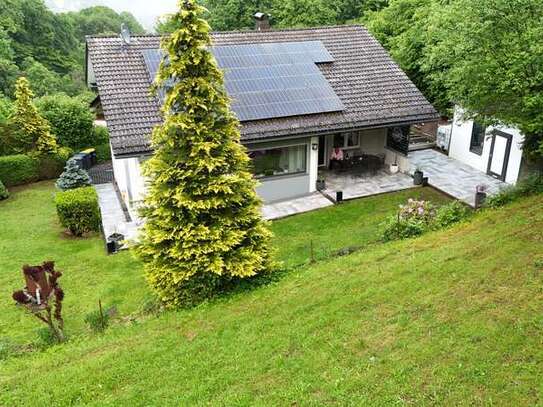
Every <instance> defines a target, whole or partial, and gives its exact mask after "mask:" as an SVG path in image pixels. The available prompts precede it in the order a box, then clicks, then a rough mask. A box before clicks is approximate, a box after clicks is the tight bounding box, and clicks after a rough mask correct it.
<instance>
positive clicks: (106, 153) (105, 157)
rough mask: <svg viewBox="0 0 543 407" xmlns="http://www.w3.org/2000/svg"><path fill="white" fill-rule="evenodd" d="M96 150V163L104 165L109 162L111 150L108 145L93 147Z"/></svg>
mask: <svg viewBox="0 0 543 407" xmlns="http://www.w3.org/2000/svg"><path fill="white" fill-rule="evenodd" d="M95 150H96V159H97V160H98V163H99V164H101V163H104V162H106V161H111V148H109V143H107V144H100V145H99V146H96V147H95Z"/></svg>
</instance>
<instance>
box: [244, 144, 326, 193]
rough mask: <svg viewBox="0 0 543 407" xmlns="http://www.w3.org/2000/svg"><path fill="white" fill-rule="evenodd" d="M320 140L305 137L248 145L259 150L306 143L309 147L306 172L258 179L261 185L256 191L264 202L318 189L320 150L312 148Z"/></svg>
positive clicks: (251, 148) (307, 147)
mask: <svg viewBox="0 0 543 407" xmlns="http://www.w3.org/2000/svg"><path fill="white" fill-rule="evenodd" d="M318 142H319V139H318V137H311V138H310V137H304V138H301V139H294V140H292V139H291V140H284V141H276V142H264V143H253V144H250V145H248V146H247V148H248V149H249V150H258V149H265V148H274V147H276V148H277V147H286V146H292V145H300V144H304V145H305V146H306V149H307V155H306V157H307V163H306V167H307V170H306V172H305V173H303V174H292V175H282V176H276V177H266V178H261V179H259V180H258V182H259V185H258V186H257V188H256V192H257V194H258V195H259V196H260V198H262V200H263V201H264V202H276V201H282V200H286V199H290V198H296V197H299V196H303V195H307V194H309V193H311V192H314V191H315V190H316V184H317V176H318V153H319V152H318V149H317V150H313V149H312V144H313V143H315V144H316V145H318Z"/></svg>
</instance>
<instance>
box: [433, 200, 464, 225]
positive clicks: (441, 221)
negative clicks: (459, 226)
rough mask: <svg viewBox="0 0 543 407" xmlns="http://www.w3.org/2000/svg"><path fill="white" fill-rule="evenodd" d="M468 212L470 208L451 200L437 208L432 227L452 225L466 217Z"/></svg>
mask: <svg viewBox="0 0 543 407" xmlns="http://www.w3.org/2000/svg"><path fill="white" fill-rule="evenodd" d="M470 214H471V210H470V209H469V208H468V207H467V206H466V205H463V204H461V203H460V202H458V201H453V202H451V203H449V204H447V205H443V206H442V207H440V208H438V209H437V211H436V217H435V220H434V225H433V228H434V229H441V228H446V227H448V226H450V225H454V224H455V223H458V222H461V221H463V220H464V219H466V218H468V217H469V216H470Z"/></svg>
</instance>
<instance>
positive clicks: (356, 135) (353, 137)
mask: <svg viewBox="0 0 543 407" xmlns="http://www.w3.org/2000/svg"><path fill="white" fill-rule="evenodd" d="M358 147H360V132H357V131H350V132H347V133H338V134H335V135H334V148H342V149H348V148H358Z"/></svg>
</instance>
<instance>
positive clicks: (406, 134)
mask: <svg viewBox="0 0 543 407" xmlns="http://www.w3.org/2000/svg"><path fill="white" fill-rule="evenodd" d="M410 133H411V128H410V127H409V126H399V127H389V128H388V130H387V144H386V146H387V148H389V149H390V150H393V151H396V152H398V153H400V154H403V155H407V154H408V153H409V140H410Z"/></svg>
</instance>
